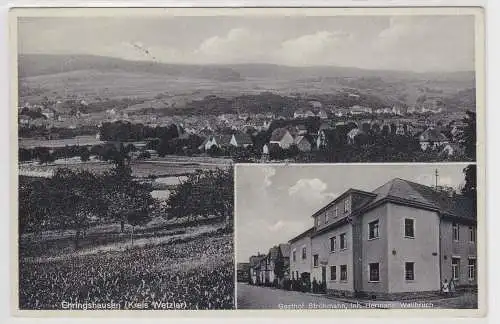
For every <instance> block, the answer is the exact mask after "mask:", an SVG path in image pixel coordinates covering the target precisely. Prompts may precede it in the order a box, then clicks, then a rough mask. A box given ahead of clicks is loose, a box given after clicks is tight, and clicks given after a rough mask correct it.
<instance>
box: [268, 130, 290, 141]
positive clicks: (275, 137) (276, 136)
mask: <svg viewBox="0 0 500 324" xmlns="http://www.w3.org/2000/svg"><path fill="white" fill-rule="evenodd" d="M287 132H288V130H287V129H286V128H276V129H275V130H273V132H272V134H271V141H272V142H279V141H281V139H282V138H283V136H285V134H286V133H287Z"/></svg>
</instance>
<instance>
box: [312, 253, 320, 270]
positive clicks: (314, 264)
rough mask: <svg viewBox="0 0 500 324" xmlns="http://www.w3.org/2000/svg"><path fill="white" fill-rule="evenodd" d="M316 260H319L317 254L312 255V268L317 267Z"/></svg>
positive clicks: (317, 262)
mask: <svg viewBox="0 0 500 324" xmlns="http://www.w3.org/2000/svg"><path fill="white" fill-rule="evenodd" d="M318 259H319V258H318V255H317V254H315V255H313V266H315V267H317V266H318V265H319V261H318Z"/></svg>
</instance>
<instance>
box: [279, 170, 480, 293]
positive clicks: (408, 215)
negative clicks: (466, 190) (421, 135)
mask: <svg viewBox="0 0 500 324" xmlns="http://www.w3.org/2000/svg"><path fill="white" fill-rule="evenodd" d="M312 218H313V221H314V227H312V228H311V229H308V230H307V231H306V232H304V233H302V234H300V235H298V236H297V237H295V238H293V239H292V240H290V242H289V243H290V273H291V278H292V279H296V278H304V277H309V279H310V281H311V282H312V281H313V280H316V282H318V283H323V284H326V290H327V292H328V293H329V294H333V295H341V296H365V297H372V298H384V299H393V298H400V297H401V295H407V294H428V293H435V292H439V291H440V288H441V284H442V282H443V281H444V280H445V279H446V280H447V281H450V280H452V281H453V282H454V283H455V285H456V287H457V288H460V287H464V286H476V285H477V278H476V273H477V263H476V257H477V252H476V251H477V248H476V211H475V204H474V202H473V201H472V200H471V199H468V198H465V197H463V196H460V195H458V194H453V193H449V192H442V191H438V190H436V189H434V188H431V187H428V186H424V185H421V184H417V183H414V182H410V181H406V180H402V179H393V180H391V181H390V182H388V183H386V184H384V185H383V186H381V187H379V188H377V189H376V190H374V191H373V192H365V191H361V190H355V189H349V190H348V191H346V192H345V193H344V194H342V195H341V196H339V197H338V198H337V199H335V200H334V201H332V202H331V203H329V204H328V205H326V206H325V207H323V208H322V209H320V210H319V211H317V212H316V213H315V214H313V215H312Z"/></svg>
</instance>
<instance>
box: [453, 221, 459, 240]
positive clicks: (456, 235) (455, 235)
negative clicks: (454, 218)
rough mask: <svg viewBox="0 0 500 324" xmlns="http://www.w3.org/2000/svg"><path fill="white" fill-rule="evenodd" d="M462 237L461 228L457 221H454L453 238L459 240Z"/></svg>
mask: <svg viewBox="0 0 500 324" xmlns="http://www.w3.org/2000/svg"><path fill="white" fill-rule="evenodd" d="M459 239H460V228H459V227H458V224H457V223H453V240H454V241H458V240H459Z"/></svg>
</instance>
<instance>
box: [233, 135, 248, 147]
mask: <svg viewBox="0 0 500 324" xmlns="http://www.w3.org/2000/svg"><path fill="white" fill-rule="evenodd" d="M233 136H234V139H235V140H236V143H237V144H238V145H246V144H249V145H251V144H253V142H252V138H251V137H250V135H248V134H246V133H236V134H233Z"/></svg>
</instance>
